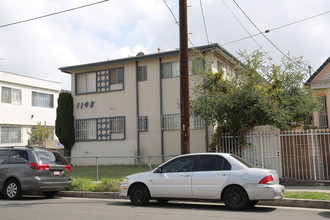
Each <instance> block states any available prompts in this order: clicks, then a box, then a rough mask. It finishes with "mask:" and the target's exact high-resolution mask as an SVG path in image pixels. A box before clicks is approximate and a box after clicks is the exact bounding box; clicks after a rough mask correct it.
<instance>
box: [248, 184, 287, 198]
mask: <svg viewBox="0 0 330 220" xmlns="http://www.w3.org/2000/svg"><path fill="white" fill-rule="evenodd" d="M245 189H246V191H247V193H248V195H249V199H250V200H274V199H283V197H284V190H285V188H284V186H282V185H280V184H275V185H267V184H258V185H254V186H249V187H245Z"/></svg>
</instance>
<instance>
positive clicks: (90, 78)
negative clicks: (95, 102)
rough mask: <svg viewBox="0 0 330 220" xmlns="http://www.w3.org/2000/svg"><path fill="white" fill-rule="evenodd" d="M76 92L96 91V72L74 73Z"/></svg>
mask: <svg viewBox="0 0 330 220" xmlns="http://www.w3.org/2000/svg"><path fill="white" fill-rule="evenodd" d="M76 92H77V94H84V93H92V92H96V73H95V72H92V73H79V74H77V75H76Z"/></svg>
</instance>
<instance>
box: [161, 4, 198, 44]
mask: <svg viewBox="0 0 330 220" xmlns="http://www.w3.org/2000/svg"><path fill="white" fill-rule="evenodd" d="M163 2H164V4H165V5H166V7H167V9H168V10H169V11H170V13H171V15H172V17H173V19H174V21H175V23H176V24H177V25H178V26H179V27H180V24H179V21H178V20H177V19H176V17H175V15H174V13H173V11H172V9H171V8H170V6H169V5H168V4H167V2H166V1H165V0H163ZM188 41H189V43H190V44H191V45H192V46H193V47H195V45H194V44H193V43H192V41H191V40H190V39H189V37H188Z"/></svg>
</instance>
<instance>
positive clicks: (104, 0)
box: [0, 0, 109, 28]
mask: <svg viewBox="0 0 330 220" xmlns="http://www.w3.org/2000/svg"><path fill="white" fill-rule="evenodd" d="M107 1H109V0H103V1H99V2H95V3H91V4H88V5H82V6H79V7H75V8H71V9H67V10H64V11H59V12H55V13H51V14H47V15H42V16H39V17H35V18H30V19H26V20H22V21H17V22H13V23H10V24H5V25H0V28H3V27H8V26H12V25H16V24H21V23H25V22H28V21H33V20H37V19H41V18H45V17H50V16H53V15H58V14H62V13H65V12H69V11H73V10H77V9H81V8H86V7H89V6H92V5H96V4H100V3H104V2H107Z"/></svg>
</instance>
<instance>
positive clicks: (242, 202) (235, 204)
mask: <svg viewBox="0 0 330 220" xmlns="http://www.w3.org/2000/svg"><path fill="white" fill-rule="evenodd" d="M223 202H224V203H225V206H226V207H227V208H229V209H233V210H241V209H244V208H246V207H247V206H248V204H249V198H248V196H247V194H246V192H245V190H244V189H243V188H241V187H239V186H231V187H229V188H228V189H226V191H225V192H224V194H223Z"/></svg>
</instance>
